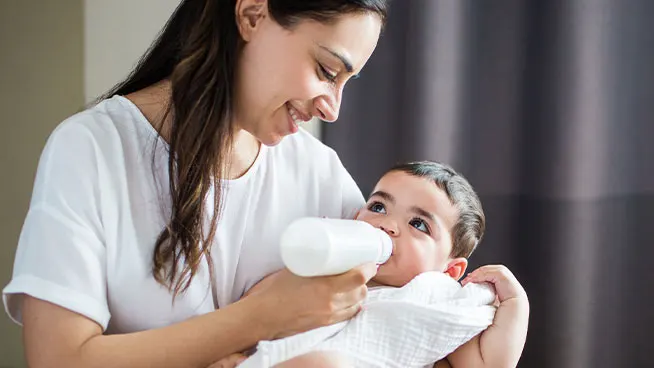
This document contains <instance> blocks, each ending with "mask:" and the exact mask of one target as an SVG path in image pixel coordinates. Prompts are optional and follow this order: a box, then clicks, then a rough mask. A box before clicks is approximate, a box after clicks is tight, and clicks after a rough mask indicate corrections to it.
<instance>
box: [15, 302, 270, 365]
mask: <svg viewBox="0 0 654 368" xmlns="http://www.w3.org/2000/svg"><path fill="white" fill-rule="evenodd" d="M257 309H258V308H257V306H256V305H255V304H254V303H253V302H252V301H248V300H243V301H240V302H238V303H235V304H233V305H230V306H228V307H226V308H224V309H221V310H218V311H215V312H212V313H208V314H205V315H202V316H198V317H195V318H192V319H189V320H187V321H184V322H181V323H177V324H174V325H171V326H168V327H163V328H159V329H154V330H148V331H143V332H136V333H130V334H123V335H103V334H102V329H101V327H100V326H99V325H98V324H97V323H95V322H93V321H92V320H90V319H88V318H86V317H84V316H82V315H79V314H77V313H74V312H71V311H69V310H68V309H65V308H62V307H59V306H57V305H55V304H51V303H49V302H46V301H42V300H40V299H36V298H32V297H29V296H25V300H24V305H23V328H24V333H23V338H24V344H25V354H26V357H27V363H28V365H29V366H30V367H34V368H38V367H71V368H74V367H162V368H163V367H182V366H183V367H202V368H204V367H207V366H208V365H209V364H210V363H212V362H214V361H216V360H218V359H220V358H221V357H224V356H226V355H228V354H230V353H233V352H236V351H240V350H244V349H246V348H247V347H249V346H252V345H254V344H255V343H256V341H258V340H260V339H264V338H267V337H269V336H270V326H267V325H266V321H265V320H261V318H262V317H263V316H262V315H261V313H260V312H261V311H259V310H257ZM255 312H256V313H255Z"/></svg>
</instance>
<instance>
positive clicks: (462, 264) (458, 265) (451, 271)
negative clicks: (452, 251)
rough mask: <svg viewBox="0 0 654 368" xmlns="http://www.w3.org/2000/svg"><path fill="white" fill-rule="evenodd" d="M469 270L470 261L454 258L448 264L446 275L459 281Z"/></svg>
mask: <svg viewBox="0 0 654 368" xmlns="http://www.w3.org/2000/svg"><path fill="white" fill-rule="evenodd" d="M466 268H468V259H466V258H464V257H459V258H454V259H452V260H450V261H449V262H448V263H447V267H446V268H445V273H446V274H448V275H450V277H452V278H453V279H455V280H457V281H458V280H459V279H460V278H461V277H462V276H463V274H465V272H466Z"/></svg>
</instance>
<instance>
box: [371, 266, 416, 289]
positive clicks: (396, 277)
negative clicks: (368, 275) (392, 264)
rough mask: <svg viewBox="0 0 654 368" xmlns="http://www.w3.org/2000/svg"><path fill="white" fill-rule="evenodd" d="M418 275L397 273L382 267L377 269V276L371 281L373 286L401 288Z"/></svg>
mask: <svg viewBox="0 0 654 368" xmlns="http://www.w3.org/2000/svg"><path fill="white" fill-rule="evenodd" d="M416 276H418V275H413V274H407V273H406V272H398V270H393V269H388V268H386V269H385V268H384V265H381V266H380V267H379V271H378V272H377V275H375V277H373V278H372V279H371V281H372V283H373V284H376V285H386V286H395V287H402V286H404V285H406V284H407V283H408V282H409V281H411V280H412V279H413V278H414V277H416Z"/></svg>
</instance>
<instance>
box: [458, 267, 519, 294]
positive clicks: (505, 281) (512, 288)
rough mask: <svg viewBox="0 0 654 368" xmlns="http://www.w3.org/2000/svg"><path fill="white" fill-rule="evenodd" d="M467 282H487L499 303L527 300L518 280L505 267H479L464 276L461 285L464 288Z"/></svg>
mask: <svg viewBox="0 0 654 368" xmlns="http://www.w3.org/2000/svg"><path fill="white" fill-rule="evenodd" d="M469 282H474V283H481V282H489V283H491V284H493V286H494V287H495V292H496V293H497V298H498V299H499V302H500V303H503V302H505V301H507V300H509V299H519V298H524V299H525V300H526V299H527V293H526V292H525V289H523V288H522V285H520V283H519V282H518V280H517V279H516V278H515V276H513V273H511V271H509V269H508V268H506V266H503V265H489V266H483V267H479V268H478V269H476V270H474V271H472V272H471V273H469V274H468V276H466V277H465V278H464V279H463V281H461V285H463V286H465V285H466V284H467V283H469Z"/></svg>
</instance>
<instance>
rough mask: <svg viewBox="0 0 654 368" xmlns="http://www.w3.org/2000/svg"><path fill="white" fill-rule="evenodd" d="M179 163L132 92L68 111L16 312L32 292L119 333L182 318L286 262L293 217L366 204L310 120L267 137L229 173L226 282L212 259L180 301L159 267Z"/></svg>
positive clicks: (30, 227) (45, 173)
mask: <svg viewBox="0 0 654 368" xmlns="http://www.w3.org/2000/svg"><path fill="white" fill-rule="evenodd" d="M155 143H156V144H155ZM167 165H168V151H167V145H166V143H165V142H163V141H162V140H161V139H160V138H158V135H157V133H156V132H155V130H154V129H153V128H152V126H151V125H150V124H149V123H148V121H147V120H146V119H145V117H144V116H143V115H142V114H141V112H140V111H139V110H138V108H137V107H136V106H135V105H134V104H132V103H131V102H130V101H129V100H127V99H126V98H124V97H120V96H115V97H113V98H111V99H108V100H106V101H103V102H101V103H100V104H98V105H96V106H95V107H93V108H91V109H88V110H86V111H83V112H81V113H79V114H76V115H74V116H72V117H71V118H69V119H67V120H66V121H64V122H63V123H62V124H61V125H60V126H59V127H58V128H57V129H56V130H55V131H54V132H53V133H52V135H51V136H50V138H49V139H48V142H47V144H46V146H45V148H44V150H43V153H42V156H41V159H40V162H39V166H38V170H37V173H36V180H35V184H34V191H33V194H32V199H31V203H30V207H29V211H28V214H27V217H26V219H25V223H24V225H23V229H22V232H21V235H20V240H19V244H18V249H17V253H16V259H15V263H14V269H13V278H12V280H11V281H10V283H9V284H8V285H7V286H6V287H5V289H4V290H3V301H4V304H5V309H6V311H7V313H8V314H9V316H10V317H11V318H12V319H14V320H15V321H16V322H18V323H21V304H22V294H23V293H24V294H28V295H31V296H33V297H36V298H39V299H43V300H46V301H49V302H51V303H54V304H57V305H59V306H62V307H64V308H67V309H69V310H72V311H74V312H77V313H79V314H82V315H84V316H86V317H88V318H90V319H92V320H94V321H96V322H97V323H98V324H100V325H101V326H102V327H103V329H105V331H106V332H107V333H128V332H134V331H139V330H145V329H151V328H157V327H162V326H166V325H170V324H172V323H175V322H179V321H182V320H185V319H188V318H189V317H192V316H195V315H199V314H203V313H207V312H211V311H213V310H215V309H216V308H219V307H223V306H226V305H228V304H230V303H232V302H234V301H236V300H238V299H239V298H240V297H241V295H242V294H243V293H244V292H245V291H246V290H247V289H248V288H250V287H251V286H252V285H254V284H255V283H256V282H257V281H259V280H260V279H261V278H263V277H264V276H266V275H267V274H270V273H271V272H274V271H276V270H279V269H281V268H282V267H283V264H282V261H281V258H280V254H279V246H278V241H279V238H280V234H281V232H282V231H283V230H284V229H285V227H286V226H287V225H288V224H289V223H290V222H291V221H292V220H294V219H297V218H299V217H303V216H325V217H337V218H350V217H352V216H353V215H354V214H355V212H356V211H357V210H358V209H359V208H360V207H361V206H362V205H363V204H364V199H363V196H362V195H361V192H360V191H359V189H358V187H357V186H356V184H355V183H354V181H353V180H352V178H351V176H350V175H349V174H348V172H347V171H346V170H345V168H344V167H343V165H342V164H341V162H340V160H339V159H338V156H337V155H336V153H335V152H334V151H333V150H332V149H330V148H328V147H327V146H325V145H323V144H322V143H321V142H320V141H318V140H317V139H315V138H314V137H312V136H311V135H310V134H309V133H307V132H306V131H304V130H300V131H299V132H298V133H296V134H293V135H291V136H288V137H286V138H284V139H283V140H282V142H281V143H279V144H278V145H277V146H274V147H266V146H263V145H262V147H261V150H260V152H259V155H258V157H257V159H256V161H255V163H254V164H253V166H252V167H251V168H250V170H249V171H248V172H247V173H246V174H245V175H244V176H242V177H240V178H238V179H236V180H226V181H224V182H223V187H224V188H225V190H224V193H223V198H222V201H223V208H222V211H221V214H220V218H219V222H218V227H217V232H216V236H215V239H214V244H213V245H212V251H211V255H212V257H213V263H214V273H213V276H214V278H215V280H214V282H211V280H210V278H209V272H208V269H207V264H206V262H203V263H202V266H201V268H200V270H199V272H198V274H197V275H196V277H195V278H194V280H193V282H192V284H191V286H190V287H189V289H188V290H187V291H186V292H185V293H184V294H181V295H179V296H178V297H177V298H176V299H175V302H174V303H173V302H172V296H171V293H170V292H169V291H168V290H167V289H166V288H165V287H164V286H162V285H160V284H158V283H157V282H156V281H155V280H154V278H153V276H152V256H153V251H154V244H155V240H156V238H157V236H158V235H159V234H160V232H161V230H162V229H163V228H164V225H165V223H166V219H167V214H169V213H170V198H169V190H168V170H167ZM209 197H210V198H207V200H206V203H207V208H212V207H213V198H212V194H210V195H209Z"/></svg>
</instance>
